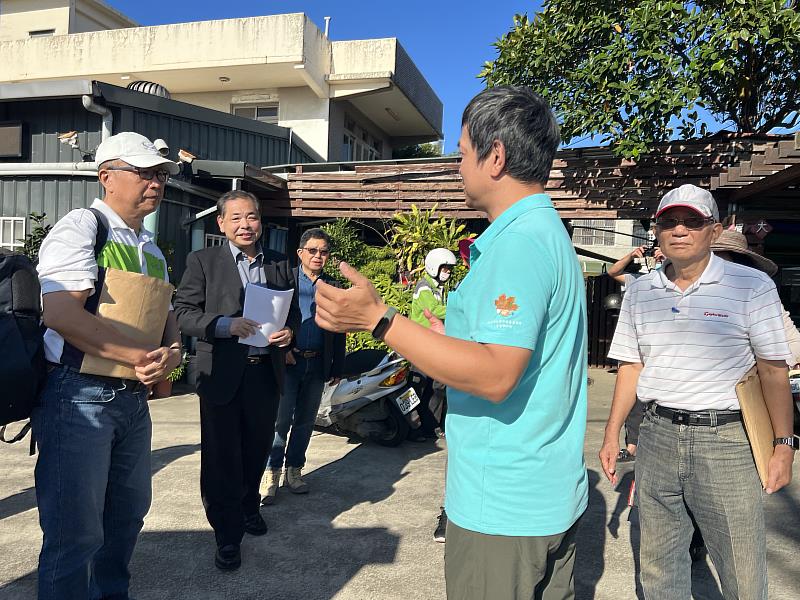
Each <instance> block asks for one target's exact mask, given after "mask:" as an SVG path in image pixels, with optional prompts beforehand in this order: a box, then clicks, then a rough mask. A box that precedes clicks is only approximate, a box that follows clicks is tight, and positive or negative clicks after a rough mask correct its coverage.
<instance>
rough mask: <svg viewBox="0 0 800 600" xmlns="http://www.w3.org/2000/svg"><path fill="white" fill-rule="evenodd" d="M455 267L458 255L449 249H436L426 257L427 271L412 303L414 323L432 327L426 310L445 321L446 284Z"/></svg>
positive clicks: (421, 278)
mask: <svg viewBox="0 0 800 600" xmlns="http://www.w3.org/2000/svg"><path fill="white" fill-rule="evenodd" d="M455 265H456V255H455V254H453V253H452V252H450V250H448V249H447V248H434V249H433V250H431V251H430V252H428V254H426V255H425V271H424V272H423V273H422V277H420V278H419V281H417V286H416V287H415V288H414V298H413V300H412V301H411V320H412V321H414V322H415V323H419V324H420V325H422V326H423V327H430V326H431V324H430V321H428V317H426V316H425V311H426V310H429V311H430V312H431V314H433V315H434V316H435V317H436V318H438V319H442V320H444V316H445V313H446V312H447V308H446V302H445V298H446V294H445V289H444V284H445V283H446V282H447V280H448V279H450V275H451V274H452V272H453V267H454V266H455Z"/></svg>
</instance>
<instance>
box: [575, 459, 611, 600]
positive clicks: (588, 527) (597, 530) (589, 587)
mask: <svg viewBox="0 0 800 600" xmlns="http://www.w3.org/2000/svg"><path fill="white" fill-rule="evenodd" d="M587 474H588V476H589V506H588V507H587V508H586V512H585V513H583V517H582V518H581V524H580V527H579V528H578V537H577V540H576V555H575V597H576V598H581V599H582V600H584V599H585V600H593V599H594V597H595V588H596V587H597V582H598V581H600V577H601V576H602V575H603V570H604V569H605V559H604V558H603V554H604V549H605V545H606V501H605V498H603V494H602V493H600V491H599V490H598V489H597V485H598V483H600V479H601V478H600V475H599V474H598V473H597V471H594V470H592V469H588V470H587Z"/></svg>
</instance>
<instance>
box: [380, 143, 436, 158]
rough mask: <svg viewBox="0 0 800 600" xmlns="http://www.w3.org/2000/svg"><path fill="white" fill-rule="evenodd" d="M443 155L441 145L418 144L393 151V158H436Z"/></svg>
mask: <svg viewBox="0 0 800 600" xmlns="http://www.w3.org/2000/svg"><path fill="white" fill-rule="evenodd" d="M441 155H442V149H441V146H440V145H439V144H416V145H414V146H403V147H402V148H396V149H395V150H393V151H392V158H435V157H437V156H441Z"/></svg>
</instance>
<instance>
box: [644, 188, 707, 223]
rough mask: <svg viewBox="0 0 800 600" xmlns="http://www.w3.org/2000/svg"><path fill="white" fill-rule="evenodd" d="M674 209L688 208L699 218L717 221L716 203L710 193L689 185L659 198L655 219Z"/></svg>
mask: <svg viewBox="0 0 800 600" xmlns="http://www.w3.org/2000/svg"><path fill="white" fill-rule="evenodd" d="M676 207H682V208H688V209H690V210H693V211H694V212H696V213H697V214H699V215H700V216H703V217H706V218H709V217H712V218H713V219H714V221H719V209H718V208H717V202H716V200H714V196H712V195H711V192H709V191H708V190H704V189H703V188H699V187H697V186H696V185H692V184H690V183H687V184H686V185H682V186H680V187H677V188H675V189H674V190H670V191H668V192H667V193H666V194H664V197H663V198H661V202H659V203H658V210H657V211H656V218H658V217H659V216H660V215H661V213H663V212H664V211H665V210H669V209H670V208H676Z"/></svg>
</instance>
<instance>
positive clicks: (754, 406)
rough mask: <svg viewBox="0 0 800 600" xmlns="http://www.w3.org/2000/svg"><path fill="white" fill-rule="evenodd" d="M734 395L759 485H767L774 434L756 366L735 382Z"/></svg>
mask: <svg viewBox="0 0 800 600" xmlns="http://www.w3.org/2000/svg"><path fill="white" fill-rule="evenodd" d="M736 396H737V397H738V398H739V407H740V408H741V409H742V420H743V421H744V428H745V430H746V431H747V439H749V440H750V449H751V450H752V451H753V459H755V463H756V470H757V471H758V476H759V478H760V479H761V485H762V486H763V487H765V488H766V487H767V476H768V467H769V459H770V458H772V441H773V440H774V439H775V434H774V433H773V431H772V420H771V419H770V417H769V410H768V409H767V404H766V402H764V392H763V391H762V389H761V379H760V378H759V377H758V370H757V368H756V367H753V368H752V369H750V370H749V371H748V372H747V373H745V375H744V377H742V379H741V381H739V383H737V384H736Z"/></svg>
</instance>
